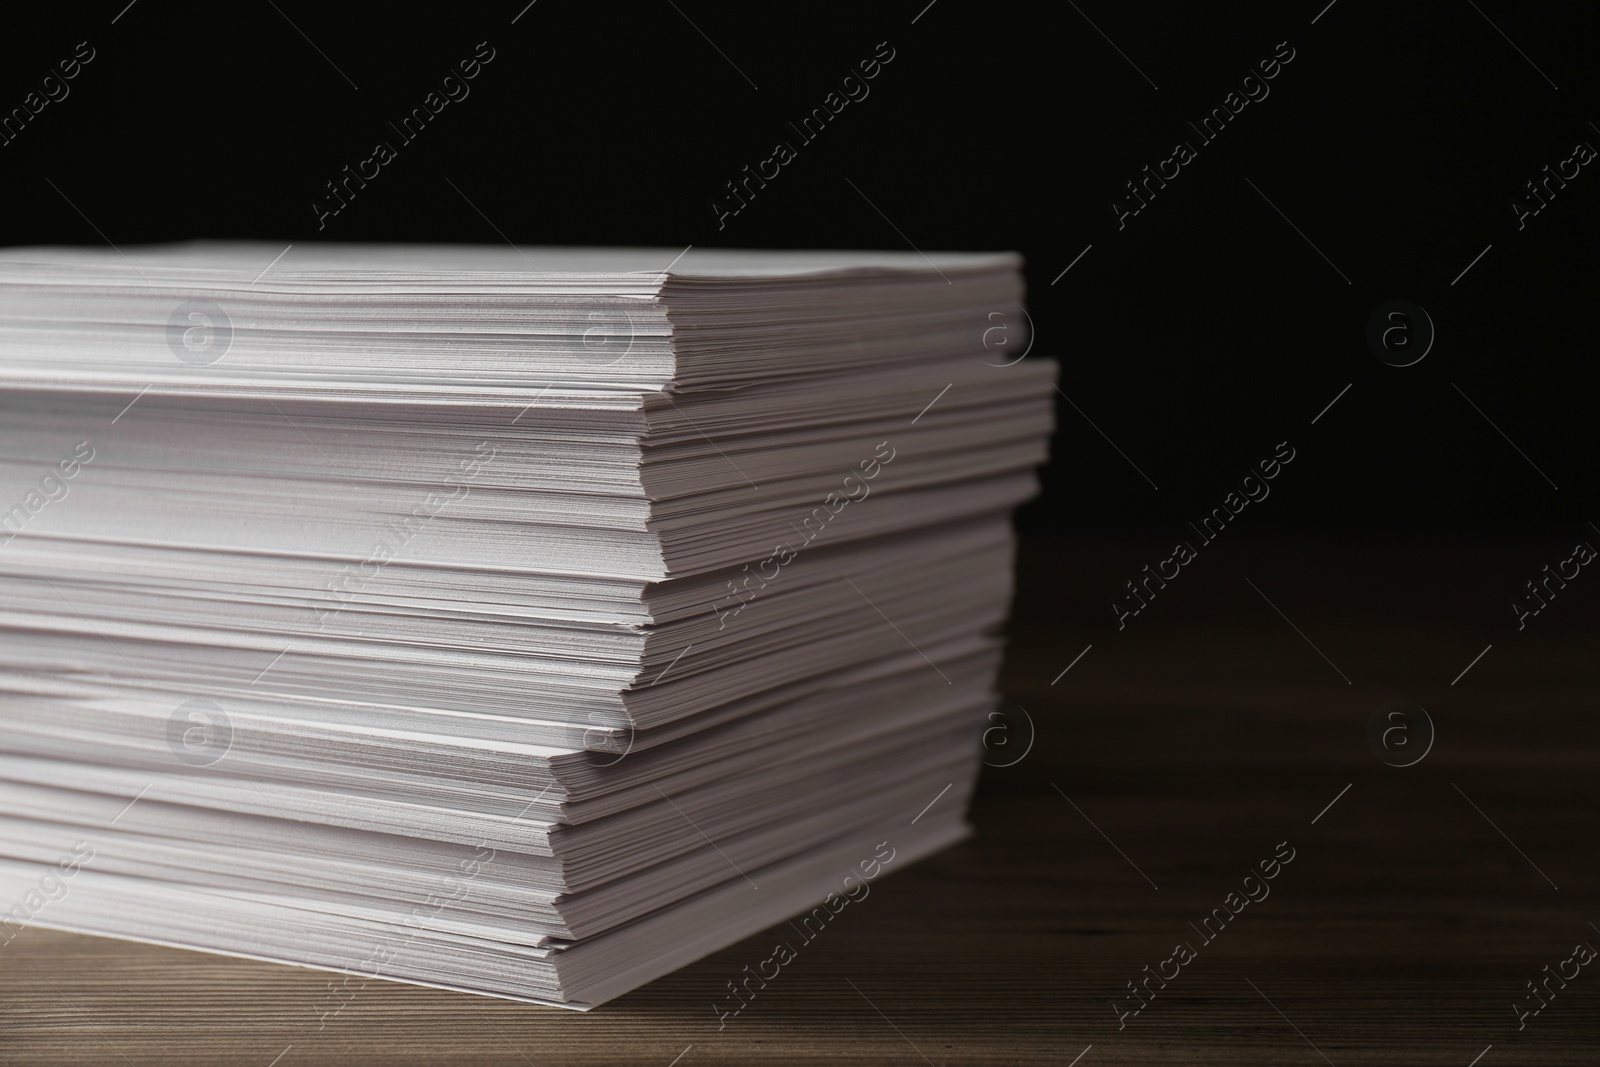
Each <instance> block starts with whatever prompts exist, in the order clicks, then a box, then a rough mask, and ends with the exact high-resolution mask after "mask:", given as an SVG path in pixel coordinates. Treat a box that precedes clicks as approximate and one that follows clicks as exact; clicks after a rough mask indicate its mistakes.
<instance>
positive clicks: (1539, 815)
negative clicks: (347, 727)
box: [0, 539, 1600, 1067]
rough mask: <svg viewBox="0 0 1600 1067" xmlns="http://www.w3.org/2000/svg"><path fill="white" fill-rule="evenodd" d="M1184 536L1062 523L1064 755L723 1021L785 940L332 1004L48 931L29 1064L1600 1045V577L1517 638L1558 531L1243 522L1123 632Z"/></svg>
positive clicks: (990, 777)
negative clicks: (332, 1014)
mask: <svg viewBox="0 0 1600 1067" xmlns="http://www.w3.org/2000/svg"><path fill="white" fill-rule="evenodd" d="M1159 547H1160V546H1159V545H1156V544H1154V543H1149V544H1145V543H1115V544H1113V543H1104V542H1102V543H1088V542H1058V543H1038V544H1033V545H1030V546H1029V549H1028V551H1027V553H1026V554H1025V559H1024V562H1023V574H1024V575H1025V581H1024V583H1023V586H1022V591H1021V596H1020V600H1019V604H1018V610H1017V620H1016V622H1015V624H1014V627H1013V630H1014V642H1013V650H1012V655H1011V657H1010V660H1009V663H1008V666H1007V670H1006V687H1007V691H1008V693H1009V694H1010V695H1011V696H1012V698H1013V699H1014V700H1015V701H1016V702H1017V703H1018V704H1020V705H1021V706H1022V707H1024V708H1025V709H1026V710H1027V712H1028V715H1029V716H1030V717H1031V719H1032V722H1033V724H1034V726H1035V730H1036V738H1035V744H1034V746H1033V748H1032V750H1031V751H1030V752H1029V753H1028V755H1027V756H1026V757H1025V758H1024V759H1022V760H1021V762H1019V763H1016V764H1015V765H1013V766H1009V767H994V768H990V769H988V770H986V771H985V776H984V782H983V786H982V789H981V792H980V795H979V798H978V801H977V805H976V809H975V812H974V817H975V821H976V825H977V834H976V836H975V837H974V838H973V839H971V840H970V841H968V842H967V843H965V844H962V845H960V846H958V847H956V848H953V849H951V850H949V851H947V852H945V853H944V854H942V855H940V856H938V857H937V858H935V859H933V860H931V861H929V862H925V863H923V864H920V865H918V866H916V867H914V868H910V869H907V870H906V871H905V872H903V873H899V874H895V875H894V876H893V877H888V878H885V879H884V880H882V881H881V882H879V883H877V884H876V885H875V886H874V888H873V890H872V893H871V896H870V898H869V899H868V900H866V901H863V902H861V906H860V907H859V908H850V909H849V910H848V911H847V912H845V913H843V914H842V915H841V916H840V918H839V919H838V920H837V921H836V923H835V924H833V925H830V926H829V927H828V930H827V932H826V933H824V934H823V935H820V936H819V937H818V938H817V940H816V941H815V942H814V943H811V944H808V945H806V946H805V947H804V948H803V949H802V951H801V955H800V958H799V959H798V960H796V961H795V962H794V963H792V964H791V965H789V966H788V967H786V968H785V969H784V970H783V972H782V974H781V975H780V977H779V978H778V979H777V980H776V981H774V982H773V983H772V984H771V985H770V986H769V987H768V988H767V989H766V990H765V991H763V992H762V993H761V994H760V995H759V996H758V997H757V999H756V1000H755V1001H754V1002H753V1003H752V1004H750V1005H749V1007H747V1008H746V1009H745V1011H744V1012H743V1013H742V1014H741V1015H740V1016H739V1017H737V1018H734V1019H730V1020H729V1021H728V1024H727V1025H726V1027H725V1028H722V1029H719V1026H718V1022H717V1018H716V1015H715V1013H714V1011H713V1008H712V1002H713V1000H714V999H718V998H719V997H721V998H722V999H726V994H725V991H724V982H726V981H727V980H728V979H730V978H732V977H733V976H734V975H736V974H738V973H739V972H740V969H741V967H742V965H743V964H746V963H750V962H752V961H756V960H759V959H761V958H763V957H764V956H765V955H767V953H768V952H769V951H770V945H771V943H772V942H773V940H774V936H775V935H771V934H764V935H761V936H757V937H754V938H751V939H749V940H747V941H746V942H744V943H742V944H740V945H737V946H735V947H732V948H729V949H727V950H725V951H723V952H719V953H717V954H716V955H714V956H712V957H711V958H709V959H706V960H703V961H702V962H700V963H698V964H696V965H694V966H692V967H689V968H687V969H685V970H683V971H680V972H678V973H677V974H674V975H672V976H670V977H668V978H665V979H663V980H661V981H658V982H656V983H654V984H653V985H650V986H648V987H646V988H644V989H641V990H639V991H637V992H635V993H633V994H631V995H629V996H627V997H624V998H622V999H621V1000H619V1001H616V1002H614V1003H612V1004H610V1005H608V1006H606V1007H605V1008H602V1009H600V1010H598V1011H595V1012H592V1013H589V1014H587V1015H579V1014H574V1013H568V1012H562V1011H555V1010H547V1009H540V1008H534V1007H528V1006H524V1005H517V1004H511V1003H506V1002H501V1001H495V1000H489V999H483V998H477V997H470V996H463V995H457V994H450V993H444V992H436V991H430V990H425V989H418V988H412V987H408V986H403V985H395V984H388V983H383V982H373V983H371V984H369V985H368V986H366V987H365V988H364V989H363V990H362V991H361V993H360V994H359V995H358V996H357V997H356V999H355V1000H354V1002H353V1003H352V1004H351V1005H350V1006H349V1007H348V1008H347V1009H346V1010H345V1011H344V1012H343V1014H341V1015H339V1016H338V1017H337V1018H335V1019H332V1020H330V1021H329V1022H328V1024H327V1026H326V1027H325V1028H324V1029H321V1030H319V1029H318V1024H317V1019H316V1016H315V1014H314V1011H315V1006H316V1005H317V1004H318V1003H319V1002H320V1000H321V998H322V995H323V993H324V992H325V988H326V983H327V980H328V977H327V976H326V975H324V974H320V973H318V972H313V971H305V970H299V969H296V968H292V967H284V966H276V965H270V964H263V963H253V962H248V961H240V960H231V959H225V958H221V957H215V956H207V955H203V954H199V953H188V952H180V951H176V950H170V949H163V948H152V947H145V946H139V945H133V944H125V943H121V942H116V941H108V940H100V939H95V938H89V937H78V936H70V935H65V934H57V933H51V932H46V931H40V930H30V931H27V932H25V933H24V934H22V935H19V936H18V937H17V938H16V939H15V940H14V941H13V942H12V943H11V944H10V945H8V946H6V947H5V948H4V950H3V951H0V1063H6V1064H22V1063H52V1064H60V1063H71V1064H78V1063H82V1064H97V1065H98V1064H113V1063H135V1064H190V1063H194V1064H200V1063H205V1064H212V1063H226V1064H252V1065H260V1067H267V1065H269V1064H274V1063H276V1064H278V1065H279V1067H298V1065H301V1064H312V1063H341V1064H374V1065H376V1064H385V1065H387V1064H474V1065H480V1067H486V1065H501V1064H504V1065H512V1064H529V1063H532V1064H537V1065H539V1067H546V1065H559V1064H615V1063H626V1064H649V1065H654V1067H667V1065H668V1064H672V1063H674V1062H676V1063H678V1064H681V1065H682V1067H694V1065H697V1064H704V1063H724V1064H766V1063H772V1064H782V1063H818V1064H830V1065H840V1064H900V1063H903V1064H920V1063H924V1062H926V1063H930V1064H940V1065H942V1064H947V1063H948V1064H966V1063H974V1064H975V1063H1049V1064H1072V1063H1074V1062H1076V1063H1078V1064H1080V1065H1081V1067H1101V1065H1107V1064H1186V1065H1193V1064H1216V1065H1230V1067H1232V1065H1240V1064H1289V1065H1295V1064H1306V1065H1316V1064H1323V1063H1331V1064H1336V1065H1338V1067H1352V1065H1359V1064H1386V1065H1388V1064H1449V1065H1456V1067H1468V1065H1469V1064H1473V1063H1477V1064H1478V1065H1479V1067H1503V1065H1509V1064H1541V1065H1553V1064H1595V1063H1597V1062H1600V965H1591V966H1589V967H1587V968H1585V969H1582V970H1580V971H1579V972H1578V974H1577V976H1576V977H1575V978H1572V979H1571V980H1570V981H1569V982H1567V983H1566V988H1564V989H1563V988H1561V987H1560V985H1559V984H1558V983H1557V982H1552V984H1551V985H1550V986H1549V988H1550V989H1552V990H1556V991H1557V994H1556V995H1555V996H1554V998H1553V999H1551V998H1548V997H1547V998H1546V999H1547V1000H1548V1006H1547V1007H1545V1008H1544V1009H1543V1010H1542V1011H1541V1012H1540V1013H1539V1014H1537V1015H1534V1016H1530V1017H1528V1018H1527V1019H1526V1020H1524V1021H1523V1024H1522V1026H1521V1028H1520V1029H1519V1020H1518V1016H1517V1014H1516V1009H1515V1008H1514V1005H1516V1004H1521V1005H1523V1006H1524V1008H1527V1007H1530V1006H1534V1005H1535V1002H1534V1001H1533V1000H1532V999H1531V997H1530V996H1529V994H1528V989H1527V986H1526V984H1525V983H1528V982H1530V981H1534V980H1542V979H1543V978H1544V977H1545V976H1546V975H1547V974H1549V973H1550V972H1547V971H1545V970H1544V968H1545V967H1546V965H1549V966H1550V967H1551V968H1552V970H1554V969H1558V968H1562V967H1563V966H1565V968H1566V969H1567V970H1568V971H1569V973H1570V969H1571V968H1572V967H1573V966H1574V965H1573V964H1566V965H1563V961H1564V960H1567V959H1568V958H1569V957H1570V956H1571V955H1572V950H1573V946H1574V945H1575V944H1576V943H1578V942H1585V941H1586V942H1589V943H1590V944H1593V945H1596V946H1600V929H1597V927H1596V925H1595V924H1597V923H1600V898H1597V895H1596V884H1597V879H1596V862H1595V850H1596V843H1597V841H1600V804H1597V803H1596V800H1597V799H1600V779H1597V777H1596V773H1595V771H1596V759H1595V756H1596V752H1597V750H1600V715H1597V714H1596V696H1597V693H1600V687H1597V684H1596V681H1597V679H1596V660H1595V650H1596V642H1595V633H1596V627H1595V625H1594V612H1593V610H1592V608H1590V607H1589V605H1592V604H1595V603H1597V602H1600V578H1587V576H1586V579H1587V580H1589V581H1592V582H1594V583H1595V586H1596V588H1594V589H1587V588H1583V587H1581V583H1582V581H1584V580H1586V579H1579V580H1577V581H1576V582H1575V583H1574V586H1573V588H1572V589H1571V590H1569V591H1568V592H1567V593H1566V594H1564V597H1565V599H1563V600H1560V601H1554V602H1552V604H1551V606H1550V608H1549V609H1547V611H1546V612H1545V613H1544V614H1543V616H1541V617H1540V618H1538V619H1535V620H1532V621H1531V622H1530V623H1529V625H1528V626H1527V628H1526V629H1525V630H1523V631H1520V632H1519V631H1517V630H1516V628H1515V620H1514V618H1513V617H1512V615H1511V613H1510V611H1509V610H1508V609H1507V608H1506V606H1505V601H1506V600H1507V599H1508V598H1509V596H1510V595H1511V594H1512V593H1513V592H1514V591H1515V589H1516V588H1517V587H1518V586H1519V585H1520V584H1521V582H1522V581H1523V580H1525V579H1526V578H1528V577H1533V576H1534V574H1536V573H1537V571H1538V564H1539V561H1540V560H1541V559H1543V558H1544V557H1545V556H1550V558H1551V560H1554V559H1557V558H1560V557H1559V555H1555V556H1551V551H1553V550H1554V548H1557V547H1559V544H1558V543H1557V542H1556V541H1554V540H1552V541H1551V542H1549V543H1548V544H1543V543H1541V544H1539V545H1498V546H1497V545H1475V546H1474V545H1468V546H1456V547H1453V548H1448V549H1446V548H1440V547H1438V546H1434V545H1429V544H1412V545H1392V544H1383V543H1355V542H1336V541H1322V542H1295V543H1282V542H1249V541H1245V540H1243V539H1240V540H1238V541H1235V542H1232V543H1229V544H1222V543H1220V542H1219V544H1218V545H1217V546H1214V547H1213V546H1208V547H1207V548H1206V550H1205V552H1204V553H1203V555H1202V558H1201V559H1200V560H1198V561H1197V562H1196V563H1195V564H1191V565H1190V566H1189V567H1187V568H1185V571H1184V574H1183V576H1182V577H1181V578H1180V579H1178V580H1176V581H1174V583H1173V584H1172V586H1171V587H1170V588H1169V589H1167V590H1165V591H1163V592H1162V593H1161V594H1160V596H1159V597H1158V598H1157V599H1155V600H1152V601H1151V602H1150V606H1149V607H1148V608H1147V609H1146V610H1145V611H1144V612H1143V613H1141V615H1140V616H1139V617H1136V618H1133V619H1130V620H1128V623H1127V626H1126V628H1125V629H1123V630H1121V631H1119V630H1118V629H1117V628H1116V624H1115V621H1114V619H1113V616H1112V613H1111V611H1110V609H1109V608H1108V607H1107V601H1108V600H1109V599H1110V597H1111V596H1112V595H1114V594H1115V593H1116V591H1117V590H1118V589H1119V588H1120V587H1121V585H1122V583H1123V582H1124V581H1125V580H1127V579H1128V578H1131V577H1133V576H1135V574H1136V573H1137V572H1138V570H1139V567H1140V566H1141V565H1142V564H1143V563H1144V562H1153V561H1154V560H1155V559H1158V558H1160V556H1161V555H1164V554H1165V553H1158V552H1157V551H1156V550H1157V549H1158V548H1159ZM1523 571H1527V572H1528V573H1527V574H1524V573H1523ZM1291 620H1292V621H1291ZM913 633H914V631H913ZM1089 645H1092V646H1093V647H1092V648H1090V649H1089V650H1088V651H1087V652H1084V651H1083V650H1084V648H1085V646H1089ZM1485 646H1492V647H1491V648H1490V649H1489V650H1487V651H1485V652H1484V653H1483V655H1481V656H1480V657H1479V658H1478V659H1476V660H1474V659H1473V657H1474V656H1477V655H1478V654H1479V652H1480V650H1484V649H1485ZM1080 652H1083V655H1082V657H1081V658H1080V659H1077V660H1076V662H1075V663H1074V665H1073V666H1072V667H1071V669H1070V670H1069V671H1067V672H1066V673H1065V674H1062V673H1060V672H1061V671H1062V669H1063V668H1065V667H1066V666H1067V665H1068V664H1069V662H1072V661H1074V659H1075V657H1078V656H1079V653H1080ZM1469 660H1471V661H1472V663H1471V665H1470V667H1469V663H1468V661H1469ZM1463 668H1468V669H1467V670H1466V671H1465V672H1464V673H1461V674H1459V675H1458V672H1462V671H1463ZM1052 679H1058V680H1057V681H1055V683H1054V684H1052ZM1452 679H1456V681H1455V683H1454V684H1452ZM1395 699H1406V700H1412V701H1416V702H1417V703H1419V704H1420V705H1422V706H1423V707H1425V708H1426V709H1427V710H1428V712H1429V714H1430V716H1431V718H1432V721H1433V723H1434V726H1435V728H1436V731H1437V737H1436V740H1435V742H1434V744H1433V746H1432V748H1431V750H1430V751H1428V752H1427V754H1426V756H1425V758H1423V759H1422V760H1421V761H1420V762H1418V763H1416V764H1414V765H1412V766H1408V767H1395V766H1389V765H1386V764H1385V763H1383V762H1380V760H1379V759H1378V757H1377V756H1376V755H1375V752H1374V750H1373V749H1372V748H1371V747H1370V746H1369V743H1368V740H1367V725H1368V720H1369V718H1370V717H1371V715H1372V713H1373V711H1374V709H1375V708H1377V707H1378V706H1379V705H1380V704H1383V703H1384V702H1385V701H1389V700H1395ZM1416 729H1418V730H1420V727H1417V728H1416ZM1017 731H1018V732H1017V734H1016V736H1017V739H1018V740H1020V727H1019V728H1017ZM1010 751H1012V752H1013V753H1014V752H1015V751H1017V750H1016V749H1014V748H1013V749H1011V750H1010ZM1412 751H1416V750H1412ZM991 758H992V759H996V760H998V759H1000V758H1001V757H1000V756H998V755H997V756H992V757H991ZM1280 842H1287V845H1286V846H1285V848H1286V849H1292V850H1293V859H1292V861H1291V862H1289V863H1288V864H1287V865H1283V866H1281V867H1279V868H1278V869H1277V871H1276V877H1275V878H1274V879H1273V880H1271V881H1270V882H1267V883H1265V886H1266V887H1267V888H1266V890H1263V889H1262V888H1261V883H1259V882H1251V883H1248V885H1249V886H1250V887H1253V888H1251V892H1253V893H1256V894H1260V893H1261V892H1263V891H1269V895H1267V896H1266V897H1265V898H1264V899H1260V900H1259V901H1256V902H1252V903H1248V904H1243V905H1238V907H1239V908H1240V910H1239V914H1238V915H1237V916H1233V917H1231V920H1230V921H1229V922H1227V923H1226V925H1222V924H1221V923H1220V922H1219V921H1218V920H1216V919H1213V921H1212V928H1218V927H1220V932H1218V933H1215V934H1214V936H1213V937H1212V939H1211V940H1210V941H1207V940H1206V939H1205V938H1204V937H1202V935H1201V934H1200V933H1199V931H1198V930H1197V929H1196V927H1199V926H1200V925H1201V923H1202V920H1203V919H1204V918H1205V917H1206V916H1207V915H1208V914H1211V913H1212V910H1213V909H1216V908H1226V907H1227V905H1228V903H1229V902H1230V900H1229V894H1230V892H1233V891H1236V890H1241V889H1242V888H1243V887H1245V886H1246V883H1245V881H1244V879H1245V878H1246V876H1247V875H1249V874H1251V872H1252V870H1253V869H1255V868H1257V865H1258V864H1259V863H1260V861H1262V860H1267V859H1270V858H1271V857H1272V856H1273V854H1274V851H1275V850H1277V849H1278V848H1279V844H1280ZM1558 886H1559V888H1557V887H1558ZM1157 887H1159V888H1157ZM1238 899H1239V898H1232V902H1235V903H1236V902H1237V901H1238ZM1229 914H1231V913H1229ZM1191 924H1194V925H1193V926H1191ZM1180 942H1183V943H1187V945H1188V946H1189V947H1190V948H1191V949H1192V950H1193V956H1192V958H1190V959H1188V961H1187V962H1186V963H1182V964H1179V963H1177V962H1176V961H1175V960H1174V957H1173V949H1174V946H1175V945H1176V944H1177V943H1180ZM1147 965H1148V966H1149V967H1150V969H1151V970H1150V972H1147V971H1146V970H1145V967H1146V966H1147ZM1156 971H1161V972H1165V973H1166V974H1167V975H1170V976H1172V977H1171V978H1170V980H1165V982H1164V984H1165V988H1162V982H1163V980H1162V979H1159V978H1157V979H1151V980H1150V982H1149V986H1148V988H1149V989H1151V990H1153V991H1154V992H1155V995H1154V996H1153V998H1147V1000H1146V1006H1145V1007H1144V1008H1143V1009H1142V1010H1140V1011H1139V1012H1138V1014H1136V1015H1135V1014H1132V1009H1134V1008H1135V1007H1137V1006H1138V1001H1136V1000H1135V999H1134V997H1133V995H1132V994H1131V993H1130V992H1129V988H1128V984H1129V983H1131V982H1135V981H1140V982H1143V981H1145V980H1146V977H1147V975H1148V974H1150V973H1153V972H1156ZM1175 971H1176V973H1175V974H1174V972H1175ZM1114 1003H1115V1005H1118V1007H1114ZM1119 1012H1122V1013H1127V1014H1126V1015H1125V1016H1124V1017H1123V1018H1122V1019H1121V1020H1120V1022H1119ZM1078 1057H1081V1058H1078ZM1480 1057H1481V1058H1480Z"/></svg>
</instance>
